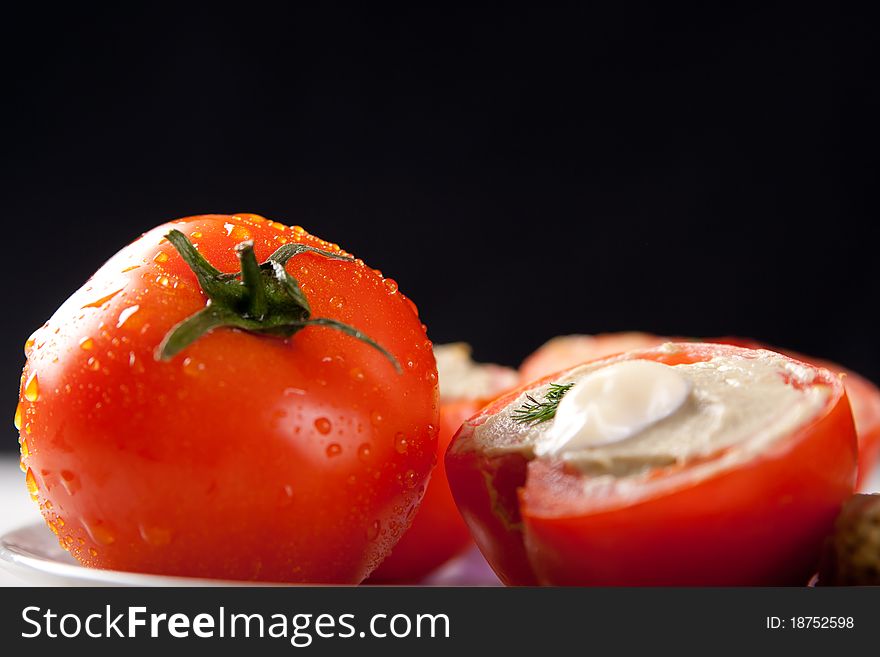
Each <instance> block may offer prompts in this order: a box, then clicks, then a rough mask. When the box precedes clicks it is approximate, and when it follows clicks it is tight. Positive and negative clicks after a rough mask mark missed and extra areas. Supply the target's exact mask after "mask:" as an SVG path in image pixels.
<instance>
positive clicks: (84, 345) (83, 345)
mask: <svg viewBox="0 0 880 657" xmlns="http://www.w3.org/2000/svg"><path fill="white" fill-rule="evenodd" d="M79 348H80V349H84V350H85V351H91V350H92V349H94V348H95V341H94V340H92V339H91V338H90V337H88V336H86V337H84V338H83V339H82V340H80V341H79Z"/></svg>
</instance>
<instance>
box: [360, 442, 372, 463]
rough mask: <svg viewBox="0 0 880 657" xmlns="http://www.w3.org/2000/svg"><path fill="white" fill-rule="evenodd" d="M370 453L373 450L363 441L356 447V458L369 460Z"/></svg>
mask: <svg viewBox="0 0 880 657" xmlns="http://www.w3.org/2000/svg"><path fill="white" fill-rule="evenodd" d="M372 453H373V452H372V450H371V449H370V445H369V444H368V443H363V444H362V445H361V446H360V447H358V458H360V460H361V461H369V460H370V456H371V455H372Z"/></svg>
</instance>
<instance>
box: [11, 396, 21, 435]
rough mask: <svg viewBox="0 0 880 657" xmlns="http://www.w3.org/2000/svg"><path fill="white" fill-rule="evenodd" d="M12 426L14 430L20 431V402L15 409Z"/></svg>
mask: <svg viewBox="0 0 880 657" xmlns="http://www.w3.org/2000/svg"><path fill="white" fill-rule="evenodd" d="M12 424H13V425H15V428H16V429H18V430H21V402H18V406H16V407H15V417H13V418H12Z"/></svg>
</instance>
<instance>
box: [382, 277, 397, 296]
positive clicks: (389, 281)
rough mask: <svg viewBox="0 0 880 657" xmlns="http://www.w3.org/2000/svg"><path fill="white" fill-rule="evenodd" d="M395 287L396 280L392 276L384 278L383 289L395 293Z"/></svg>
mask: <svg viewBox="0 0 880 657" xmlns="http://www.w3.org/2000/svg"><path fill="white" fill-rule="evenodd" d="M397 287H398V286H397V281H395V280H394V279H393V278H386V279H385V289H386V290H388V294H396V293H397Z"/></svg>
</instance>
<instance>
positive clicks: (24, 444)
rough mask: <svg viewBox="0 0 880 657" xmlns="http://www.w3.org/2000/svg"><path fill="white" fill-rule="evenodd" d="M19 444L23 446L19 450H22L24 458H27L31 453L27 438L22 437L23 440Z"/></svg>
mask: <svg viewBox="0 0 880 657" xmlns="http://www.w3.org/2000/svg"><path fill="white" fill-rule="evenodd" d="M19 445H20V448H21V449H20V450H19V451H20V452H21V456H22V458H27V457H28V456H30V455H31V451H30V449H29V448H28V443H27V438H22V439H21V441H20V442H19Z"/></svg>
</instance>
